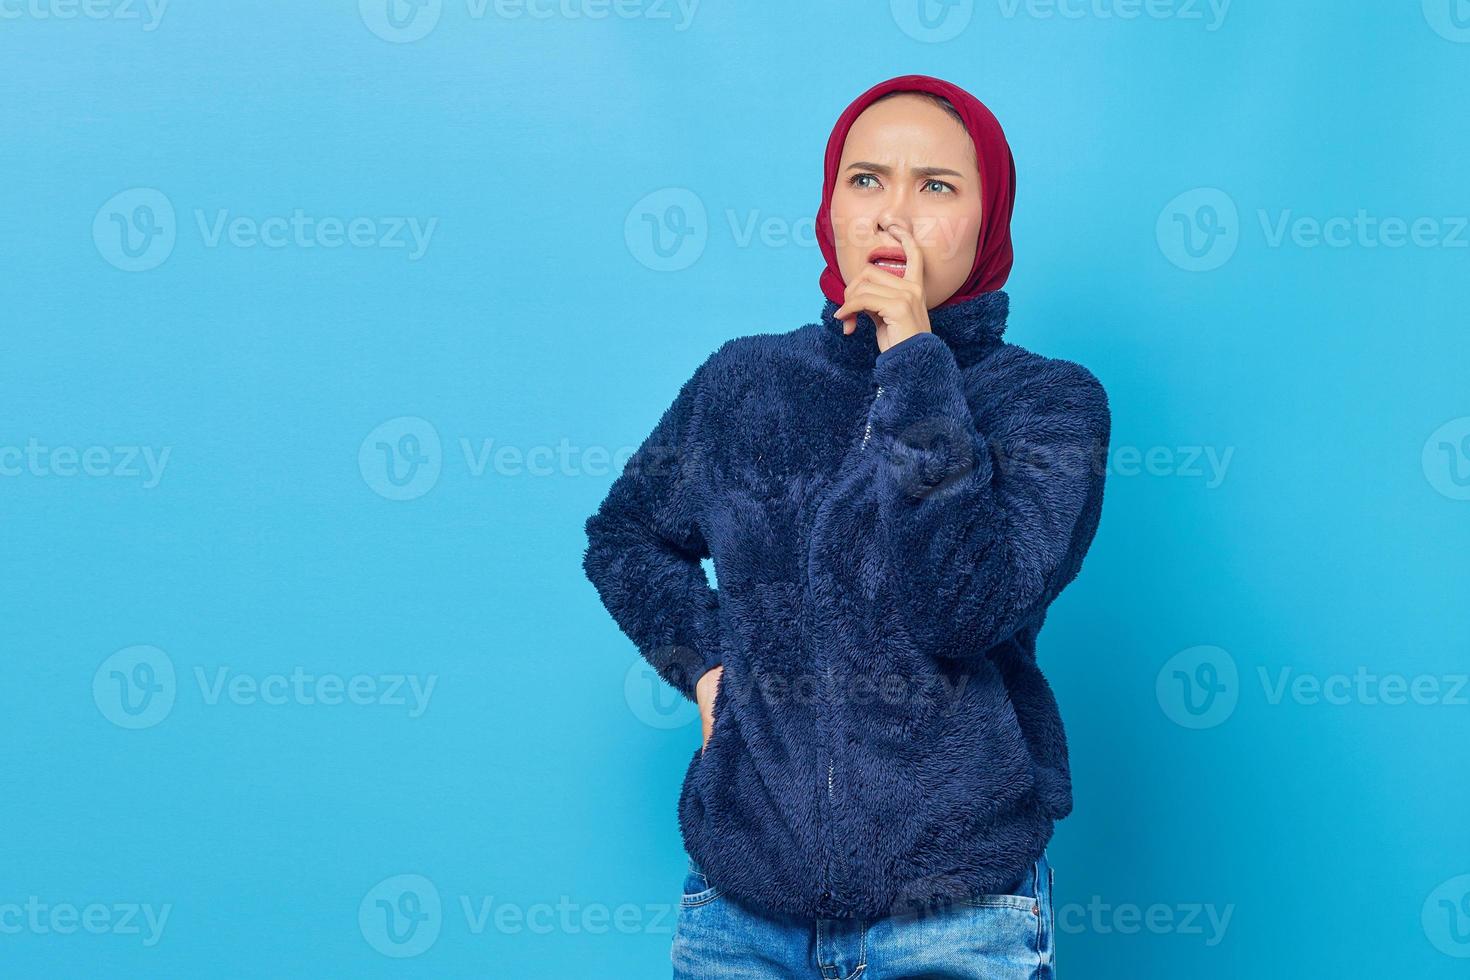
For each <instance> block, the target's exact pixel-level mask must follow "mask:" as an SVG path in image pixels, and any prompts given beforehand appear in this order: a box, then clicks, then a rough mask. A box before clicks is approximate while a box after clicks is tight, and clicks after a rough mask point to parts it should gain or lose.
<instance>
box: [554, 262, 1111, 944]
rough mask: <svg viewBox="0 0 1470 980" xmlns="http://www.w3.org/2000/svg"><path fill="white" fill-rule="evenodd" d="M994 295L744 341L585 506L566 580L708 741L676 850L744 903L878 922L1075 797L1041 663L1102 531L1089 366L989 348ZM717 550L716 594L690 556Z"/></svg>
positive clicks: (1031, 850)
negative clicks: (701, 695) (701, 704)
mask: <svg viewBox="0 0 1470 980" xmlns="http://www.w3.org/2000/svg"><path fill="white" fill-rule="evenodd" d="M1008 307H1009V298H1008V296H1007V294H1006V293H1005V292H1003V291H1000V290H997V291H994V292H989V293H984V294H981V295H980V296H977V297H975V298H973V299H970V300H967V301H964V302H961V303H957V304H955V305H953V306H948V307H941V308H939V309H935V310H931V311H929V319H930V327H931V330H932V331H933V332H932V333H920V334H916V335H914V336H912V337H908V338H906V339H904V340H902V341H900V342H899V343H897V344H894V345H893V346H892V347H890V348H889V349H888V350H886V351H883V352H881V353H880V352H879V350H878V345H877V340H876V335H875V332H874V325H873V321H872V319H871V318H870V317H869V316H868V315H867V314H861V315H860V316H859V318H858V329H857V330H856V331H855V332H854V333H853V334H852V335H851V336H846V335H844V334H843V333H842V326H841V323H840V322H839V321H837V320H835V319H833V317H832V314H833V312H835V310H836V309H837V304H835V303H833V302H831V301H830V300H828V301H826V303H825V305H824V307H823V309H822V315H821V317H820V319H819V320H818V321H817V322H814V323H809V324H806V325H804V326H802V327H799V328H797V329H794V330H790V331H788V332H785V333H775V334H756V335H750V336H744V337H737V338H735V339H733V340H730V341H728V342H726V343H725V344H724V345H723V346H721V347H720V349H719V350H717V351H715V352H714V354H712V355H711V356H710V357H709V358H708V359H707V360H706V361H705V362H704V363H702V364H701V365H700V366H699V367H698V368H697V369H696V370H695V372H694V375H693V376H692V377H691V378H690V379H689V380H688V381H687V382H685V383H684V385H683V386H682V388H681V389H680V391H679V393H678V395H677V396H676V398H675V399H674V402H673V404H672V405H671V406H670V407H669V408H668V409H667V411H665V412H664V414H663V416H662V417H661V418H660V420H659V422H658V424H657V425H656V427H655V428H654V431H653V432H652V433H651V434H650V435H649V437H648V438H647V440H645V441H644V443H643V444H642V445H641V446H640V447H639V448H638V450H637V451H636V452H635V453H634V454H633V456H632V457H631V458H630V459H629V461H628V463H627V465H626V467H625V468H624V470H623V472H622V473H621V474H620V475H619V476H618V478H617V479H616V480H615V481H614V482H613V484H612V487H611V489H610V490H609V492H608V494H607V497H606V499H605V500H604V501H603V502H602V504H601V505H600V506H599V507H598V509H597V511H596V512H595V513H594V514H592V515H591V516H590V517H589V518H588V519H587V522H586V533H587V549H586V553H585V556H584V558H583V568H584V570H585V572H586V574H587V576H588V578H589V579H590V580H591V581H592V583H593V584H594V585H595V586H596V589H597V592H598V594H599V596H600V597H601V599H602V601H603V603H604V605H605V606H606V607H607V609H608V611H609V612H610V613H611V614H612V616H613V618H614V619H615V620H616V622H617V624H618V626H619V627H620V628H621V629H622V630H623V632H624V633H626V634H627V635H628V637H630V638H631V639H632V640H633V642H634V643H635V644H636V645H637V647H638V650H639V652H640V653H641V655H642V656H643V657H645V658H646V659H647V660H648V662H649V663H650V664H652V666H653V668H654V669H655V670H657V671H658V673H659V675H660V676H661V677H662V678H663V679H664V680H666V681H667V682H668V683H669V684H671V685H673V686H674V687H675V688H676V689H678V690H679V691H680V692H681V693H682V694H683V695H684V696H685V697H687V698H689V699H690V700H693V699H694V690H695V687H694V685H695V682H696V681H697V680H698V679H699V677H700V675H701V674H703V673H704V672H705V671H706V670H708V669H709V668H710V667H712V666H714V665H716V664H723V665H724V672H723V675H722V677H721V679H720V684H719V687H718V689H717V694H716V696H715V703H714V706H713V711H714V728H713V731H712V734H711V735H710V739H709V743H708V745H707V747H705V748H704V750H703V751H702V752H701V751H700V750H698V749H696V750H695V752H694V754H693V756H692V758H691V759H690V761H689V766H688V770H687V771H686V773H685V776H684V782H683V786H682V789H681V792H680V796H679V804H678V817H679V828H680V832H681V834H682V836H683V838H684V844H685V847H686V849H687V850H688V852H689V853H690V854H691V855H692V856H693V857H694V859H695V860H696V861H697V862H698V863H699V865H700V866H701V867H702V868H703V869H704V871H705V872H706V874H707V875H708V876H709V878H710V880H711V881H712V882H715V883H718V884H719V885H720V886H722V887H723V888H724V890H725V892H726V893H727V894H729V895H732V896H734V897H736V898H738V899H741V900H744V901H747V902H750V903H753V904H755V905H758V906H760V907H763V908H765V909H769V910H778V911H785V912H791V913H795V914H800V915H807V916H827V917H856V916H863V917H870V918H871V917H877V916H881V915H889V914H898V913H902V912H906V911H911V910H913V909H915V908H917V907H921V906H924V905H928V904H929V903H932V902H936V901H946V900H953V899H957V898H963V897H969V896H973V895H979V894H985V893H990V892H994V891H997V890H999V889H1001V888H1002V887H1003V886H1004V885H1005V884H1006V883H1007V882H1011V881H1014V880H1016V879H1017V878H1019V877H1020V876H1021V873H1022V871H1023V870H1024V869H1025V867H1026V866H1028V865H1029V864H1031V862H1033V861H1034V860H1035V859H1036V857H1037V856H1038V855H1039V854H1040V853H1041V851H1042V850H1043V849H1044V848H1045V846H1046V845H1047V843H1048V842H1049V840H1050V838H1051V834H1052V826H1053V821H1055V820H1057V819H1060V818H1062V817H1064V816H1066V815H1067V814H1068V813H1069V812H1070V811H1071V808H1072V795H1071V778H1070V774H1069V769H1068V762H1067V744H1066V736H1065V734H1064V732H1063V728H1062V721H1061V717H1060V715H1059V712H1058V710H1057V704H1056V701H1055V699H1054V697H1053V695H1052V691H1051V688H1050V686H1049V685H1048V683H1047V681H1046V679H1045V678H1044V677H1043V675H1042V673H1041V671H1040V670H1039V669H1038V667H1037V663H1036V634H1037V631H1038V630H1039V629H1040V627H1041V624H1042V620H1043V619H1044V618H1045V616H1046V611H1047V607H1048V605H1049V604H1050V603H1051V602H1052V600H1053V599H1055V598H1056V596H1057V594H1058V593H1059V592H1060V591H1061V590H1062V588H1063V587H1064V586H1066V585H1067V584H1068V583H1069V582H1071V581H1072V579H1073V578H1075V577H1076V575H1077V573H1078V571H1079V569H1080V566H1081V563H1082V558H1083V555H1084V554H1085V553H1086V551H1087V548H1088V546H1089V544H1090V543H1091V541H1092V539H1093V536H1094V534H1095V532H1096V529H1097V525H1098V519H1099V515H1100V512H1101V507H1102V498H1103V473H1104V463H1105V456H1106V451H1107V445H1108V439H1109V429H1110V417H1109V412H1108V403H1107V396H1106V393H1105V392H1104V390H1103V387H1102V385H1101V384H1100V383H1099V382H1098V380H1097V378H1096V377H1094V376H1093V375H1092V374H1091V373H1090V372H1089V371H1088V370H1087V369H1086V368H1084V367H1082V366H1080V365H1078V364H1076V363H1073V362H1071V361H1066V360H1061V359H1055V358H1048V357H1043V356H1041V355H1038V354H1034V353H1031V352H1030V351H1027V350H1025V349H1023V348H1021V347H1019V346H1016V345H1014V344H1011V343H1009V342H1006V341H1005V340H1004V339H1003V337H1002V334H1003V333H1004V330H1005V322H1006V314H1007V311H1008ZM705 557H710V558H712V560H713V563H714V568H715V577H716V580H717V583H718V586H719V588H718V591H716V589H714V588H711V586H710V583H709V579H708V577H707V576H706V575H705V573H704V570H703V568H702V566H701V564H700V561H701V559H703V558H705Z"/></svg>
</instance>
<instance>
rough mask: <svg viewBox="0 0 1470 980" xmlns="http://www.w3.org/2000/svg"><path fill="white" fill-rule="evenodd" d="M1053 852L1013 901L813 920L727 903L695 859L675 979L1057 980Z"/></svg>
mask: <svg viewBox="0 0 1470 980" xmlns="http://www.w3.org/2000/svg"><path fill="white" fill-rule="evenodd" d="M1052 882H1053V874H1052V868H1051V864H1050V862H1048V861H1047V858H1046V854H1045V852H1043V853H1042V855H1041V857H1040V858H1038V859H1037V861H1036V862H1035V864H1033V865H1032V866H1031V867H1030V868H1029V869H1027V871H1026V873H1025V874H1024V875H1022V876H1021V879H1020V880H1019V881H1017V882H1015V883H1014V884H1013V885H1011V886H1010V887H1008V888H1006V889H1005V890H1004V892H1002V893H998V894H995V895H980V896H977V897H975V898H971V899H965V900H962V901H955V902H950V903H948V904H945V905H942V906H939V907H937V908H931V909H925V910H921V911H916V912H913V913H910V914H907V915H897V916H885V917H883V918H878V919H861V918H854V919H824V918H815V919H814V918H806V917H802V916H794V915H788V914H785V913H781V912H768V911H765V910H761V909H755V908H752V907H750V906H748V905H745V904H743V903H742V902H740V901H738V900H736V899H735V898H734V897H732V896H729V895H726V894H724V893H723V892H722V890H721V889H720V886H719V884H718V883H717V882H713V881H711V880H709V878H707V877H706V876H705V874H704V872H703V871H702V870H701V869H700V868H699V866H698V865H697V864H696V863H695V862H694V860H693V859H692V858H691V859H690V861H689V871H688V874H687V875H686V876H685V878H684V894H683V897H682V898H681V900H680V905H679V914H678V920H677V924H676V926H675V928H674V945H673V951H672V958H673V961H674V980H786V978H803V977H811V978H813V980H859V978H861V980H901V978H918V977H928V978H936V980H938V978H950V980H971V978H974V980H979V978H982V977H983V978H986V980H1053V978H1054V977H1055V950H1054V947H1053V935H1052V934H1053V928H1052V924H1053V917H1054V915H1055V909H1054V908H1053V905H1052V896H1051V892H1052Z"/></svg>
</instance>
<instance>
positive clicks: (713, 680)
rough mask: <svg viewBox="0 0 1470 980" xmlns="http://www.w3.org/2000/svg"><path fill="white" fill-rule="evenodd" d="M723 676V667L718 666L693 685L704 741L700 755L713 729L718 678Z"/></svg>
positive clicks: (705, 673) (702, 753)
mask: <svg viewBox="0 0 1470 980" xmlns="http://www.w3.org/2000/svg"><path fill="white" fill-rule="evenodd" d="M724 675H725V665H724V664H719V665H717V666H714V667H711V668H710V669H709V670H707V671H705V672H704V673H703V674H702V675H701V676H700V678H699V680H698V681H697V682H696V683H695V685H694V697H695V700H697V701H698V702H699V720H700V721H701V722H702V723H703V725H704V741H703V742H702V743H701V744H700V746H699V754H700V755H704V747H705V746H706V745H708V744H709V736H710V732H712V731H714V729H715V695H716V694H717V693H719V687H720V678H721V677H723V676H724Z"/></svg>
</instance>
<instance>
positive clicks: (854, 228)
mask: <svg viewBox="0 0 1470 980" xmlns="http://www.w3.org/2000/svg"><path fill="white" fill-rule="evenodd" d="M830 217H831V219H832V233H833V237H834V239H835V244H836V246H837V268H838V271H839V272H841V273H842V280H843V282H852V279H853V277H854V276H856V275H857V274H858V273H859V272H861V271H862V270H863V269H864V268H865V267H866V266H868V265H869V263H870V262H874V260H878V261H879V262H881V263H882V264H881V265H880V266H879V267H880V268H885V269H887V271H889V272H891V273H893V274H895V275H898V276H902V275H903V273H904V266H903V261H902V256H903V249H902V247H901V246H900V245H899V243H898V239H897V238H895V237H893V234H892V232H890V231H889V230H888V229H889V228H891V227H892V226H893V225H894V224H895V223H899V224H902V225H903V226H904V227H905V228H906V229H907V230H908V232H909V234H911V235H912V236H913V237H914V238H915V239H916V240H917V241H918V243H919V248H920V249H921V250H922V251H923V253H924V300H925V303H926V304H927V306H928V307H929V309H933V308H934V307H936V306H938V305H939V304H940V303H943V302H944V301H945V300H947V299H949V298H950V297H951V296H953V295H954V294H955V291H956V290H958V289H959V288H960V286H962V285H964V282H965V280H966V279H967V278H968V277H969V275H970V268H971V267H972V266H973V265H974V264H975V250H976V249H977V248H978V247H979V244H980V221H981V218H982V214H981V205H980V172H979V169H978V167H977V165H976V161H975V144H974V143H973V142H972V141H971V140H970V136H969V134H968V133H966V132H965V127H964V126H962V125H960V123H959V121H958V120H957V119H955V118H954V117H953V116H951V115H950V114H949V113H947V112H945V111H944V110H943V109H941V108H940V107H939V106H937V105H935V104H934V103H933V102H931V101H930V100H929V99H926V98H923V97H922V96H918V95H898V96H894V97H893V98H891V99H884V100H883V101H881V102H877V103H874V104H873V105H870V106H868V108H867V109H865V110H863V112H862V113H861V114H860V115H859V116H858V117H857V119H855V120H853V123H852V128H851V129H849V130H848V132H847V142H846V143H845V144H844V145H843V147H842V160H841V162H840V163H839V164H838V170H837V183H836V186H835V187H834V188H833V190H832V213H831V215H830Z"/></svg>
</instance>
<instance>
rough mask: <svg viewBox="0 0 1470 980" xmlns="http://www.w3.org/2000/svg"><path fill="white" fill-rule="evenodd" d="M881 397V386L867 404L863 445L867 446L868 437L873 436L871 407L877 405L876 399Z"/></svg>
mask: <svg viewBox="0 0 1470 980" xmlns="http://www.w3.org/2000/svg"><path fill="white" fill-rule="evenodd" d="M882 397H883V386H882V385H879V386H878V390H877V391H876V392H874V393H873V400H872V401H871V402H869V403H868V424H867V425H865V426H864V427H863V445H864V446H866V445H867V444H868V436H870V435H872V434H873V406H874V405H876V404H878V399H880V398H882Z"/></svg>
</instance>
